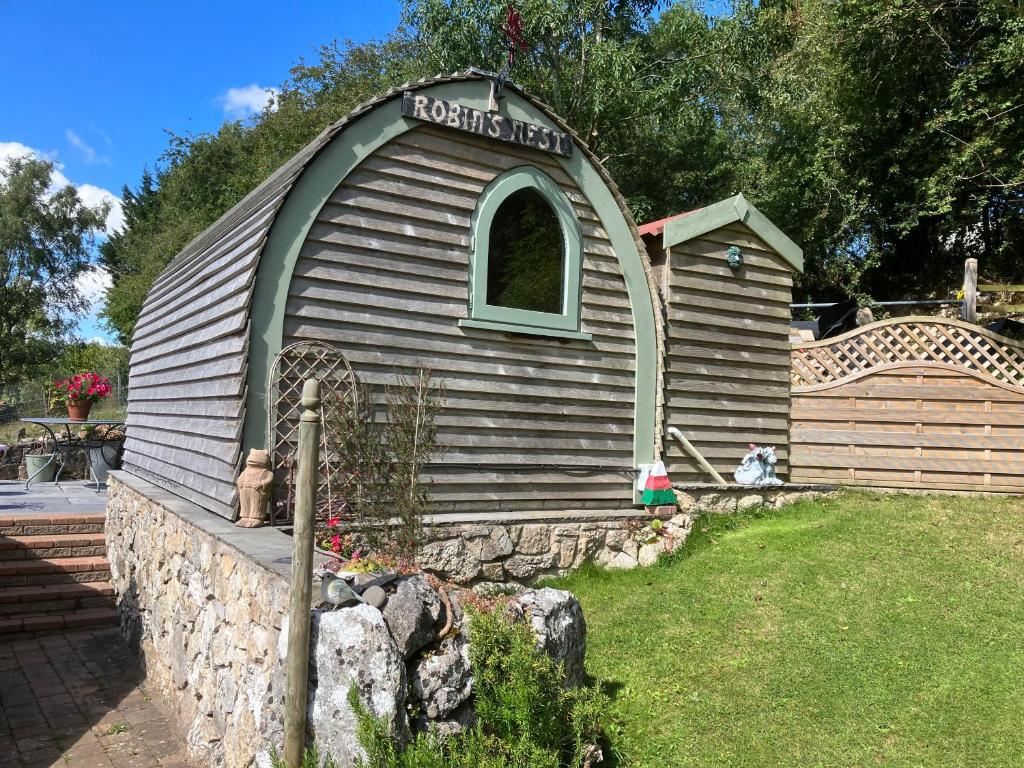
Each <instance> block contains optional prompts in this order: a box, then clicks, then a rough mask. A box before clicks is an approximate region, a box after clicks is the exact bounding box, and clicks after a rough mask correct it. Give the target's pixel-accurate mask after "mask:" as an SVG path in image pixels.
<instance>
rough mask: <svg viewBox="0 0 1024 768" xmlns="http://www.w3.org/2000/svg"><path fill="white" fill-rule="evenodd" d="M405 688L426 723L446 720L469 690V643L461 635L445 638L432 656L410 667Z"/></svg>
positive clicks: (470, 689) (471, 687) (470, 673)
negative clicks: (409, 690) (418, 707)
mask: <svg viewBox="0 0 1024 768" xmlns="http://www.w3.org/2000/svg"><path fill="white" fill-rule="evenodd" d="M409 688H410V689H411V691H412V694H413V696H414V697H415V698H416V699H418V700H419V703H420V710H421V713H422V714H423V715H425V716H426V717H427V718H428V719H430V720H441V719H444V718H447V717H448V715H449V714H451V713H452V712H454V711H455V710H456V708H458V707H459V705H461V704H462V703H463V702H464V701H466V700H467V699H468V698H469V695H470V693H471V692H472V690H473V675H472V671H471V668H470V664H469V643H468V642H467V640H466V636H465V635H464V634H463V633H461V632H460V633H459V634H457V635H456V636H455V637H449V638H447V639H445V640H444V641H443V642H442V643H441V646H440V647H439V648H438V649H437V651H435V652H434V653H430V654H427V655H425V656H423V657H422V658H420V659H419V660H418V661H417V662H415V663H414V664H413V666H412V667H411V669H410V673H409Z"/></svg>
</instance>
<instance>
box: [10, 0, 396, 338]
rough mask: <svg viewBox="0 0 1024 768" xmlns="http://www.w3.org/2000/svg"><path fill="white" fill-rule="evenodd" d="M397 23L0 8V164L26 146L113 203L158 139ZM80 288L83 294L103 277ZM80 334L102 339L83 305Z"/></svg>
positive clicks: (205, 11)
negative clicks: (325, 47) (333, 45)
mask: <svg viewBox="0 0 1024 768" xmlns="http://www.w3.org/2000/svg"><path fill="white" fill-rule="evenodd" d="M398 20H399V3H398V2H397V0H371V1H363V2H357V1H355V0H334V1H333V2H328V1H321V2H313V1H312V0H309V1H307V2H292V3H284V2H280V0H279V1H278V2H268V1H267V0H248V2H207V3H201V4H200V3H196V4H184V3H166V2H165V3H156V2H146V1H145V0H142V2H139V0H135V2H130V3H129V2H119V1H118V2H109V1H105V2H103V3H84V2H67V1H66V0H64V1H61V2H50V3H40V2H29V1H28V0H17V1H14V0H0V92H2V94H3V105H2V106H0V158H2V157H3V156H5V155H8V154H12V153H24V152H27V151H29V150H31V151H33V152H35V153H36V154H40V155H44V156H46V157H48V158H50V159H52V160H53V161H54V162H55V163H57V167H58V169H59V172H60V173H61V174H62V175H63V177H64V178H66V179H68V180H69V181H70V182H72V183H74V184H75V185H77V186H79V188H80V190H81V193H82V196H83V198H85V199H86V200H87V201H89V202H98V201H100V200H102V199H104V198H105V196H106V193H111V194H113V196H114V197H120V195H121V187H122V185H124V184H129V185H131V186H133V187H134V186H135V185H136V184H137V183H138V180H139V177H140V175H141V173H142V169H143V168H144V167H145V166H146V165H149V166H150V167H152V166H153V164H154V162H155V160H156V158H157V157H158V156H159V155H160V153H161V152H162V151H163V150H164V148H165V147H166V146H167V135H166V133H165V130H167V129H169V130H172V131H175V132H177V133H184V132H188V131H191V132H196V133H198V132H202V131H212V130H216V128H217V127H218V126H219V125H220V124H221V123H222V122H223V121H224V120H225V119H232V118H238V117H244V116H246V115H247V114H248V113H249V111H250V110H251V109H252V108H253V107H254V106H256V105H258V103H259V102H260V101H261V100H262V98H264V95H263V90H262V89H263V88H267V87H272V86H276V85H278V84H280V83H281V81H283V80H284V79H285V78H287V76H288V70H289V69H290V67H291V66H292V65H294V64H295V63H296V62H297V61H298V59H299V58H301V57H305V58H307V59H311V58H313V57H314V54H315V50H316V48H317V47H318V46H319V45H321V44H322V43H326V42H329V41H331V40H333V39H335V38H338V39H346V38H349V39H352V40H355V41H358V42H362V41H365V40H369V39H371V38H380V37H383V36H385V35H387V33H388V32H390V31H391V30H392V29H394V28H395V26H397V24H398ZM253 86H255V87H253ZM108 225H110V226H114V225H116V214H115V217H113V218H112V219H111V220H108ZM86 283H87V284H88V285H87V287H88V288H89V289H90V291H91V292H92V293H93V294H94V295H95V294H97V293H99V290H98V289H100V288H101V286H102V279H101V277H100V276H99V275H93V276H90V278H89V279H88V280H87V281H86ZM79 333H80V334H81V335H82V336H83V337H84V338H92V337H96V336H99V337H103V338H106V337H108V335H107V334H106V333H105V332H104V331H103V329H102V328H100V327H99V326H98V325H97V323H96V321H95V308H94V310H93V312H92V315H91V316H90V317H88V318H86V319H85V320H84V321H83V322H82V323H81V325H80V328H79Z"/></svg>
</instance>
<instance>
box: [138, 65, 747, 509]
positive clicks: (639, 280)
mask: <svg viewBox="0 0 1024 768" xmlns="http://www.w3.org/2000/svg"><path fill="white" fill-rule="evenodd" d="M491 89H492V79H491V78H490V77H489V76H487V75H485V74H483V73H479V72H475V71H469V72H464V73H459V74H454V75H451V76H449V77H442V78H438V79H433V80H428V81H421V82H417V83H413V84H407V85H405V86H403V87H400V88H397V89H395V90H393V91H391V92H390V93H388V94H385V95H383V96H381V97H379V98H377V99H375V100H373V101H371V102H369V103H367V104H365V105H363V106H361V107H359V108H357V109H356V110H354V111H353V112H352V113H351V114H350V115H348V116H347V117H346V118H344V119H343V120H341V121H340V122H338V123H336V124H335V125H332V126H331V127H330V128H328V129H327V130H325V131H324V132H323V133H322V134H321V135H320V136H319V137H318V138H317V139H316V140H315V141H313V142H312V143H311V144H310V145H309V146H307V147H306V148H305V149H303V150H302V151H301V152H299V153H298V154H297V155H296V156H295V157H293V158H292V159H291V160H290V161H289V162H287V163H286V164H285V165H284V166H282V167H281V168H280V169H279V170H278V171H277V172H276V173H274V174H273V175H272V176H271V177H270V178H269V179H267V180H266V181H265V182H264V183H263V184H261V185H260V186H259V187H258V188H256V189H255V190H254V191H253V192H252V193H251V194H249V195H248V196H247V197H246V198H245V199H243V200H242V201H241V202H240V203H239V204H238V205H236V206H235V207H234V208H233V209H231V210H230V211H229V212H228V213H226V214H225V215H224V216H223V217H222V218H221V219H220V220H219V221H217V222H216V223H215V224H214V225H213V226H211V227H210V228H209V229H207V230H206V231H205V232H203V233H202V234H201V235H200V236H199V237H197V238H196V239H195V240H194V241H193V242H191V243H190V244H189V245H188V246H186V248H185V249H184V250H183V251H182V252H181V254H180V255H179V256H178V257H177V258H175V259H174V260H173V261H172V262H171V263H170V265H169V266H168V267H167V269H166V270H165V271H164V273H163V274H162V275H161V277H160V278H159V279H158V280H157V281H156V283H155V284H154V286H153V288H152V290H151V291H150V293H149V295H148V297H147V299H146V302H145V305H144V308H143V310H142V312H141V314H140V317H139V320H138V324H137V326H136V331H135V336H134V339H133V344H132V355H131V381H130V389H129V409H128V438H127V442H126V445H125V456H124V464H125V468H126V469H127V470H128V471H129V472H131V473H134V474H136V475H138V476H141V477H143V478H144V479H146V480H149V481H150V482H152V483H154V484H156V485H158V486H161V487H163V488H165V489H167V490H170V491H172V492H174V493H175V494H178V495H179V496H182V497H184V498H186V499H188V500H190V501H192V502H194V503H196V504H197V505H199V506H201V507H204V508H206V509H208V510H212V511H213V512H216V513H218V514H221V515H224V516H226V517H229V518H233V517H234V516H235V515H236V514H237V498H236V491H235V478H236V477H237V475H238V472H239V470H240V468H241V459H242V456H243V455H244V452H245V451H247V450H248V449H250V448H267V449H270V450H271V451H272V452H273V451H275V449H276V446H274V445H271V443H272V442H274V441H275V440H276V438H277V436H278V430H277V429H276V427H275V423H276V420H278V419H284V418H286V416H285V415H282V414H277V413H275V411H276V409H277V406H278V403H277V401H276V400H275V394H274V393H275V392H279V391H280V389H281V382H280V381H278V379H279V378H280V377H282V376H287V375H288V372H289V371H292V372H294V371H295V370H296V368H295V367H289V366H288V365H287V355H288V354H289V350H294V349H302V348H303V345H314V346H315V347H316V348H320V349H323V348H325V347H328V348H330V349H334V350H337V352H338V354H339V356H341V357H342V358H343V360H344V361H345V363H344V367H345V368H346V369H348V367H349V366H350V370H351V372H352V373H353V374H354V376H355V377H356V378H358V380H359V381H361V382H364V383H366V384H368V385H370V386H375V385H376V386H380V385H386V384H388V383H391V382H395V381H396V380H397V378H398V377H401V376H403V375H406V376H407V375H409V374H411V373H413V372H414V371H416V370H417V369H418V368H420V367H423V368H427V369H429V370H431V371H432V372H433V375H434V376H435V378H436V379H438V380H440V381H441V382H443V385H444V388H445V392H446V405H445V408H444V410H443V412H442V414H441V416H440V417H439V420H438V426H439V432H440V442H441V443H442V444H443V445H445V446H446V451H445V453H444V455H443V457H442V458H441V459H440V460H439V463H437V464H436V465H431V466H429V467H428V468H427V472H426V473H425V475H426V479H427V480H428V481H430V482H431V483H432V486H431V493H432V496H433V498H434V500H435V503H436V505H437V511H438V513H439V514H444V513H448V512H453V513H466V512H472V513H505V512H509V511H513V512H514V511H524V510H525V511H529V510H539V511H543V510H570V509H584V510H587V509H589V510H595V509H598V510H600V509H604V510H615V509H620V510H621V509H623V508H629V507H632V506H633V505H634V503H635V502H636V501H637V498H638V497H637V496H636V491H635V488H634V480H633V478H634V474H635V473H634V469H635V468H636V467H637V466H638V465H640V464H645V463H649V462H651V461H652V460H653V459H654V458H655V454H656V450H657V443H658V435H659V434H660V429H659V428H658V423H659V416H658V413H657V412H656V411H657V409H658V407H659V398H660V392H661V384H660V381H659V370H660V363H659V361H660V357H661V353H660V350H661V349H662V341H661V338H660V333H661V331H660V323H661V319H660V318H661V315H660V310H659V309H657V302H658V296H657V291H656V289H655V287H654V281H653V274H652V272H651V271H650V265H649V264H648V262H647V259H646V254H645V252H644V245H643V241H642V240H641V239H640V235H639V233H638V231H637V228H636V226H635V224H634V223H633V221H632V219H631V217H630V214H629V212H628V210H627V208H626V205H625V202H624V200H623V199H622V197H621V195H620V194H619V193H618V191H617V189H616V187H615V185H614V184H613V183H612V181H611V179H610V178H609V177H608V174H607V173H606V172H605V171H604V169H603V168H602V167H601V165H600V163H599V162H598V161H597V159H596V158H595V157H594V156H593V155H592V154H591V153H590V152H589V151H588V150H587V148H586V147H585V146H584V145H583V144H582V143H581V142H580V141H579V140H578V139H577V138H576V137H575V136H574V135H573V134H572V132H571V131H570V130H569V129H568V127H567V126H566V125H565V124H564V123H563V122H562V121H561V120H560V119H559V118H558V117H556V116H555V115H554V114H553V113H552V112H551V110H550V109H549V108H547V107H546V106H544V105H543V104H541V103H539V102H537V101H536V100H535V99H533V98H531V97H529V96H528V95H526V94H525V93H523V92H522V91H520V90H519V89H517V88H516V87H515V86H513V85H511V84H506V85H505V87H504V90H503V92H502V93H501V98H500V99H499V100H498V101H497V109H496V110H492V109H491V108H490V107H491V106H492V100H491V97H492V90H491ZM764 258H767V257H764ZM282 361H285V363H284V364H283V363H282ZM283 433H284V434H287V433H288V430H287V429H285V430H283Z"/></svg>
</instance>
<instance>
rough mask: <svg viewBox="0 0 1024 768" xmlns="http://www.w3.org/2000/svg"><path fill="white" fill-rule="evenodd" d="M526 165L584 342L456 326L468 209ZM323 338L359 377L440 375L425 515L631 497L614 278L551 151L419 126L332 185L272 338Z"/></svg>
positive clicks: (625, 303)
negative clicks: (556, 229)
mask: <svg viewBox="0 0 1024 768" xmlns="http://www.w3.org/2000/svg"><path fill="white" fill-rule="evenodd" d="M524 165H533V166H536V167H537V168H539V169H540V170H542V171H543V172H544V173H545V174H547V175H548V176H550V177H551V178H552V179H553V180H554V181H555V183H556V184H558V186H559V189H560V190H561V192H563V193H564V194H565V196H566V198H567V199H568V202H569V204H570V205H571V206H572V209H573V212H574V214H575V216H576V217H577V219H578V221H579V226H580V230H581V234H582V262H583V277H582V286H583V287H582V298H581V310H580V313H581V328H582V330H583V331H585V332H587V333H588V334H590V335H591V339H590V340H589V341H581V340H572V341H569V340H564V339H558V340H555V339H550V340H543V339H537V338H525V337H522V336H516V335H509V334H506V333H500V332H495V331H487V330H478V329H473V328H462V327H460V326H459V321H460V320H464V319H465V318H466V317H467V310H468V303H469V291H470V285H469V244H470V237H471V217H472V214H473V211H474V209H475V207H476V205H477V200H478V198H479V195H480V194H481V192H482V191H483V190H484V189H485V188H486V187H487V185H488V184H489V183H490V182H491V181H492V180H493V179H494V178H496V177H497V176H499V175H500V174H502V173H504V172H506V171H508V170H509V169H511V168H516V167H521V166H524ZM298 341H322V342H326V343H329V344H332V345H335V346H336V347H337V348H338V349H339V350H341V351H342V352H343V353H344V355H345V356H346V357H347V358H348V359H349V361H350V362H351V364H352V367H353V369H354V370H355V372H356V375H357V376H358V377H359V379H360V380H361V381H363V382H366V383H369V384H370V385H372V386H376V387H378V391H379V388H380V387H381V386H382V385H386V384H389V383H393V382H394V381H395V380H396V374H405V375H409V374H411V373H412V372H413V371H415V370H416V368H417V367H419V366H423V367H426V368H429V369H430V370H431V371H432V372H433V374H434V377H435V380H438V381H440V382H442V383H443V384H444V387H445V392H446V403H445V407H444V409H443V411H442V414H441V416H440V417H439V419H438V429H439V439H440V442H441V443H442V444H443V445H445V446H446V449H447V450H446V452H445V453H444V455H443V457H442V459H441V462H440V463H439V464H438V465H437V466H434V467H431V468H430V470H429V471H428V472H427V475H428V477H427V478H426V479H427V481H428V482H430V483H431V486H430V490H431V494H432V496H433V498H434V499H435V502H436V504H437V512H438V513H439V514H443V513H446V512H459V513H462V512H491V513H503V512H505V511H519V510H544V509H566V508H568V507H571V508H574V509H587V508H589V509H621V508H624V507H629V506H631V505H632V500H633V499H632V483H631V480H630V476H629V473H628V471H629V469H631V468H632V466H633V434H634V424H633V418H634V407H635V402H636V372H635V371H636V363H635V344H634V327H633V315H632V310H631V307H630V302H629V296H628V294H627V292H626V285H625V279H624V277H623V273H622V268H621V266H620V264H619V262H618V259H617V257H616V255H615V252H614V250H613V249H612V246H611V243H610V241H609V239H608V236H607V234H606V232H605V230H604V227H603V225H602V222H601V220H600V217H599V216H598V214H597V213H596V212H595V210H594V208H593V207H592V206H591V204H590V202H589V201H588V199H587V197H586V196H585V195H584V193H583V192H582V190H580V189H579V187H578V186H577V185H576V184H575V183H574V181H573V180H572V178H571V177H570V176H569V175H568V174H567V173H566V172H565V171H564V170H563V168H562V166H561V165H560V164H559V163H558V161H557V160H556V159H555V158H553V157H551V156H550V155H546V154H543V153H538V152H536V151H532V150H529V149H526V148H523V147H517V146H514V145H495V144H494V143H493V142H490V141H488V140H486V139H481V138H479V137H477V136H474V135H472V134H470V133H463V132H461V131H452V130H445V129H442V128H438V127H436V126H432V125H423V126H421V127H418V128H416V129H414V130H411V131H408V132H406V133H404V134H402V135H401V136H399V137H397V138H395V139H393V140H391V141H390V142H388V143H387V144H385V145H384V146H382V147H381V148H380V149H378V150H377V151H376V152H374V153H373V154H372V155H371V156H369V157H368V158H367V159H366V160H364V161H363V162H362V163H361V164H360V165H359V166H358V167H357V168H356V169H355V170H354V171H353V172H352V173H350V174H349V175H348V177H346V179H345V180H344V181H343V182H342V183H341V184H340V185H339V186H338V188H337V190H336V191H335V193H334V195H333V196H332V197H331V199H330V200H329V201H328V203H327V204H326V205H325V206H324V208H323V209H322V210H321V211H320V213H319V215H318V217H317V220H316V223H315V224H314V225H313V227H312V229H311V230H310V232H309V236H308V238H307V240H306V242H305V244H304V245H303V249H302V252H301V254H300V257H299V261H298V263H297V265H296V268H295V273H294V276H293V279H292V283H291V287H290V291H289V296H288V303H287V305H286V314H285V328H284V343H285V344H291V343H294V342H298Z"/></svg>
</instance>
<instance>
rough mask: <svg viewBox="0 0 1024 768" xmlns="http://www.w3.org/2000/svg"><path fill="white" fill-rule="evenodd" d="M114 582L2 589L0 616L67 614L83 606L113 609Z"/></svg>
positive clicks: (0, 591) (0, 594) (0, 593)
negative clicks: (112, 583)
mask: <svg viewBox="0 0 1024 768" xmlns="http://www.w3.org/2000/svg"><path fill="white" fill-rule="evenodd" d="M113 605H114V588H113V586H111V584H110V582H105V581H94V582H85V583H81V584H79V583H72V584H44V585H41V586H27V587H3V588H0V618H2V617H3V616H9V615H12V614H24V613H66V612H69V611H76V610H78V609H80V608H112V607H113Z"/></svg>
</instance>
